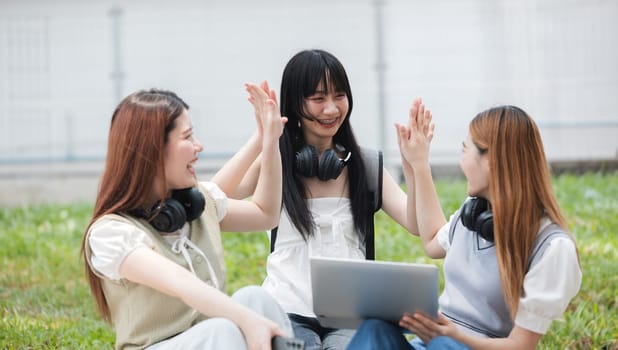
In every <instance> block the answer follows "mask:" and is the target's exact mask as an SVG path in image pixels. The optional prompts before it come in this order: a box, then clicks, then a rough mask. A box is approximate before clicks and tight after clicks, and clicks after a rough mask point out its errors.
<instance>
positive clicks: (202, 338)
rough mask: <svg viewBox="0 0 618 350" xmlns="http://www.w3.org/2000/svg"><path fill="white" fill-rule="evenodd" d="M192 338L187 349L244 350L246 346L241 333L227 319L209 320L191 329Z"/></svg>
mask: <svg viewBox="0 0 618 350" xmlns="http://www.w3.org/2000/svg"><path fill="white" fill-rule="evenodd" d="M192 331H193V332H192V334H193V336H192V337H191V339H190V340H188V343H187V344H185V345H186V346H187V347H188V348H191V349H193V348H196V349H197V348H204V349H234V350H236V349H238V350H245V349H246V348H247V345H246V343H245V338H244V336H243V333H242V331H241V330H240V328H238V326H237V325H236V324H235V323H234V322H232V321H231V320H229V319H227V318H222V317H221V318H220V317H216V318H209V319H207V320H205V321H202V322H201V323H199V324H198V325H197V326H194V329H192Z"/></svg>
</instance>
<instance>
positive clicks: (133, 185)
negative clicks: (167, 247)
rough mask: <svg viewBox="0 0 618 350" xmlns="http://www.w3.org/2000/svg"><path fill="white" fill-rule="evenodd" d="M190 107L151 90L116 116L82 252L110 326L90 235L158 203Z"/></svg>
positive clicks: (131, 98) (139, 94) (120, 108)
mask: <svg viewBox="0 0 618 350" xmlns="http://www.w3.org/2000/svg"><path fill="white" fill-rule="evenodd" d="M188 108H189V106H188V105H187V104H186V103H185V102H184V101H183V100H181V99H180V98H179V97H178V96H176V94H174V93H173V92H170V91H165V90H157V89H151V90H148V91H138V92H135V93H133V94H131V95H129V96H127V97H125V98H124V99H123V100H122V101H121V102H120V104H119V105H118V107H116V110H115V111H114V114H113V116H112V121H111V127H110V131H109V138H108V144H107V159H106V161H105V170H104V171H103V175H102V177H101V181H100V185H99V192H98V195H97V199H96V202H95V205H94V212H93V215H92V219H91V220H90V223H89V224H88V227H87V228H86V231H85V232H84V238H83V240H82V248H81V252H82V256H83V258H84V262H85V271H86V277H87V278H88V282H89V284H90V290H91V291H92V294H93V295H94V298H95V299H96V302H97V305H98V308H99V312H100V313H101V315H102V317H103V318H104V319H105V320H106V321H108V322H109V321H111V320H110V312H109V306H108V305H107V301H106V300H105V295H104V294H103V290H102V285H101V280H100V279H99V277H97V276H96V275H95V274H94V273H93V271H92V269H91V267H90V264H89V262H88V257H87V256H86V254H85V246H86V244H88V242H87V239H86V237H87V233H88V230H89V229H90V227H91V226H92V224H93V223H94V222H95V221H96V220H97V219H99V218H100V217H101V216H103V215H106V214H110V213H118V212H130V211H132V210H135V209H138V208H143V207H145V206H146V205H147V204H148V201H149V200H152V193H153V189H154V187H155V180H156V179H163V183H165V170H164V157H163V149H164V147H165V144H166V142H167V138H168V134H169V132H170V131H171V130H173V129H174V127H175V121H176V118H178V117H179V116H180V115H181V114H182V113H183V111H184V110H186V109H188ZM164 199H165V198H160V199H159V200H160V201H163V200H164ZM150 204H152V203H150Z"/></svg>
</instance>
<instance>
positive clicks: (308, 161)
mask: <svg viewBox="0 0 618 350" xmlns="http://www.w3.org/2000/svg"><path fill="white" fill-rule="evenodd" d="M295 165H296V172H298V173H299V174H301V175H303V176H305V177H314V176H316V175H318V152H317V151H316V149H315V147H313V146H311V145H305V146H303V148H301V149H300V151H298V152H296V164H295Z"/></svg>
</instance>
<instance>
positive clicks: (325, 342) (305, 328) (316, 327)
mask: <svg viewBox="0 0 618 350" xmlns="http://www.w3.org/2000/svg"><path fill="white" fill-rule="evenodd" d="M288 316H289V317H290V321H292V328H293V329H294V336H295V337H296V338H299V339H302V340H303V341H304V342H305V350H344V349H346V347H347V346H348V343H349V342H350V339H352V336H353V335H354V330H353V329H336V328H328V327H323V326H322V325H321V324H320V322H318V320H317V318H313V317H305V316H300V315H296V314H288Z"/></svg>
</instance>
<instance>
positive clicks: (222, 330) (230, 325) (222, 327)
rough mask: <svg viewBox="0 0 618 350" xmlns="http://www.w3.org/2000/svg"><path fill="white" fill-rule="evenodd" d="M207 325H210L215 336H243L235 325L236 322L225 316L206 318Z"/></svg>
mask: <svg viewBox="0 0 618 350" xmlns="http://www.w3.org/2000/svg"><path fill="white" fill-rule="evenodd" d="M208 323H209V325H208V326H209V327H211V328H212V329H213V330H214V332H212V333H213V334H216V335H217V336H220V337H221V338H225V339H228V338H229V339H235V338H239V337H240V338H241V339H242V337H243V335H242V332H241V330H240V328H238V326H237V325H236V323H234V322H232V320H229V319H227V318H222V317H217V318H211V319H208Z"/></svg>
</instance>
